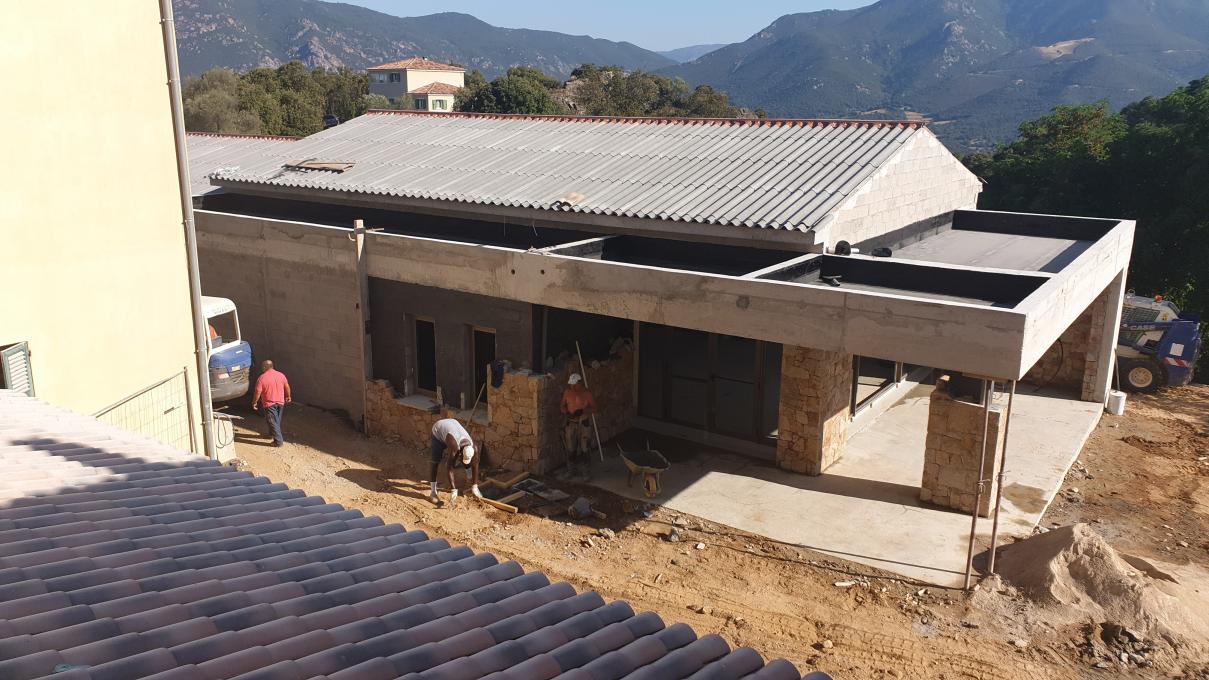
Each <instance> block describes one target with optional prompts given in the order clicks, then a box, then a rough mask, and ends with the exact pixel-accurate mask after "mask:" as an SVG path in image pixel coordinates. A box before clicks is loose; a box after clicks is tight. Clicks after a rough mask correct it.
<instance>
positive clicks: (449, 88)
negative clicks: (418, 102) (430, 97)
mask: <svg viewBox="0 0 1209 680" xmlns="http://www.w3.org/2000/svg"><path fill="white" fill-rule="evenodd" d="M461 89H462V88H460V87H458V86H457V85H450V84H449V83H429V84H427V85H424V86H422V87H417V88H416V89H414V90H410V91H408V93H407V94H457V93H458V91H459V90H461Z"/></svg>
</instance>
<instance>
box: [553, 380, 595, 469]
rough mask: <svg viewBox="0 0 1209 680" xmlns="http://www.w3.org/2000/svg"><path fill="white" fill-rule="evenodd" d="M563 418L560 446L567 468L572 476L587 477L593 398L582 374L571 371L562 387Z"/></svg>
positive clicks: (560, 406) (593, 408)
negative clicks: (565, 386) (564, 385)
mask: <svg viewBox="0 0 1209 680" xmlns="http://www.w3.org/2000/svg"><path fill="white" fill-rule="evenodd" d="M559 408H560V410H561V411H562V413H563V417H564V418H565V419H566V421H565V423H564V424H563V446H565V447H566V448H567V468H568V470H569V471H570V473H571V474H572V475H575V474H579V475H582V476H584V477H587V476H589V475H590V474H591V470H590V462H591V460H592V457H591V456H590V455H588V454H589V448H590V447H589V442H591V441H592V415H593V414H594V413H596V399H595V398H593V397H592V393H591V392H589V391H588V389H587V388H586V387H584V386H583V376H581V375H580V374H578V373H572V374H571V377H570V378H568V379H567V388H566V389H565V390H563V400H562V403H561V404H560V405H559Z"/></svg>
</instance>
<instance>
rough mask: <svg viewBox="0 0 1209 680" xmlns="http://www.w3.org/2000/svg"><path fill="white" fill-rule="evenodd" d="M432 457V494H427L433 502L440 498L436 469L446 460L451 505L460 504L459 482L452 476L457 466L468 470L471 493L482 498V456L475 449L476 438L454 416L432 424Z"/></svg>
mask: <svg viewBox="0 0 1209 680" xmlns="http://www.w3.org/2000/svg"><path fill="white" fill-rule="evenodd" d="M430 444H431V447H430V448H431V450H430V452H429V453H430V454H431V455H430V457H429V462H430V465H429V475H428V479H429V483H430V484H431V485H432V495H430V496H429V497H428V499H429V500H430V501H432V503H433V505H440V504H441V499H440V498H438V497H437V468H439V467H441V461H445V463H446V466H445V469H446V472H447V473H448V474H449V504H450V505H451V506H453V505H457V502H458V485H457V482H455V481H454V479H453V469H454V468H455V467H460V468H464V469H465V470H466V481H468V482H470V493H472V494H474V497H475V498H482V497H483V494H482V493H481V492H480V491H479V459H480V458H482V455H481V454H479V453H478V452H477V451H475V448H474V440H473V439H471V438H470V433H469V432H467V431H466V428H465V427H462V424H461V423H459V422H458V421H457V420H456V419H454V418H444V419H442V420H438V421H437V422H435V423H433V425H432V440H431V442H430Z"/></svg>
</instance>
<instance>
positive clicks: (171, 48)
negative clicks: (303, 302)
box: [160, 0, 216, 460]
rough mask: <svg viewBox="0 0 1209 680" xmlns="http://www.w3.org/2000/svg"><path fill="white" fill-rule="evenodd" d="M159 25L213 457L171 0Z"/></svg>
mask: <svg viewBox="0 0 1209 680" xmlns="http://www.w3.org/2000/svg"><path fill="white" fill-rule="evenodd" d="M160 28H161V30H162V31H163V34H164V61H165V62H166V63H167V66H168V95H169V101H170V103H171V107H172V136H173V141H174V142H175V144H176V174H177V181H178V182H179V184H180V197H181V215H182V217H183V226H184V228H185V251H186V253H187V261H186V262H187V266H188V269H189V303H190V306H191V307H192V311H193V346H194V350H193V354H194V356H195V357H196V359H197V389H198V391H199V392H200V395H199V396H200V401H201V411H202V447H203V448H204V449H205V455H206V457H207V458H209V459H211V460H214V459H215V458H216V452H215V448H214V405H213V403H212V402H211V400H210V373H209V356H208V354H209V353H208V351H207V349H206V339H207V336H206V320H205V319H204V318H203V316H202V306H201V277H200V275H199V274H198V264H197V227H196V225H195V224H194V221H193V192H192V190H191V189H190V187H189V151H188V146H187V144H186V142H185V114H184V106H183V104H182V103H181V83H180V64H179V62H178V61H177V58H176V22H175V20H174V19H173V16H172V0H160Z"/></svg>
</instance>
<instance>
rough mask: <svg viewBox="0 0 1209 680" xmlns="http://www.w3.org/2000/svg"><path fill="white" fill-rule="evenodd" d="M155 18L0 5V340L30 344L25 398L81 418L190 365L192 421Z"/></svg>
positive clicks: (77, 5) (127, 7) (140, 10)
mask: <svg viewBox="0 0 1209 680" xmlns="http://www.w3.org/2000/svg"><path fill="white" fill-rule="evenodd" d="M159 20H160V16H159V8H158V5H157V3H156V2H153V1H152V0H141V1H140V2H50V3H47V2H3V3H0V63H3V64H4V65H5V76H4V100H5V102H6V103H5V105H4V122H3V129H4V144H3V148H4V155H5V160H4V162H3V163H0V187H3V188H2V189H0V345H5V344H9V343H12V342H19V341H27V342H29V345H30V350H31V353H32V358H33V366H32V368H33V378H34V387H35V390H36V392H37V396H38V397H39V398H40V399H44V400H46V401H49V402H52V403H55V404H58V405H61V406H65V407H67V408H70V409H72V410H74V411H77V412H80V413H85V414H92V413H95V412H96V411H97V410H99V409H101V408H104V407H105V406H108V405H109V404H111V403H113V402H115V401H117V400H119V399H122V398H123V397H126V396H128V395H130V394H133V393H135V392H137V391H139V390H140V389H142V388H144V387H147V386H149V385H151V384H152V383H155V382H157V381H159V380H163V379H165V378H168V377H169V376H171V375H172V374H173V373H179V372H180V371H181V370H182V368H185V367H189V384H190V386H191V388H192V389H193V390H194V394H193V395H192V402H193V409H194V416H195V417H194V422H196V423H200V415H199V413H200V411H199V405H198V399H197V395H196V386H197V375H196V372H195V371H194V370H193V365H194V364H193V361H194V360H193V357H192V352H193V334H192V325H191V321H190V319H191V312H190V305H189V286H188V273H187V268H186V250H185V240H184V233H183V229H182V226H181V222H182V216H181V208H180V197H179V196H180V195H179V189H178V186H177V168H176V158H175V151H174V148H173V135H172V116H171V110H170V108H169V94H168V88H167V87H166V85H165V83H166V81H167V70H166V68H165V60H164V52H163V43H162V39H161V32H160V24H159ZM197 441H198V442H199V444H200V437H198V438H197Z"/></svg>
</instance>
